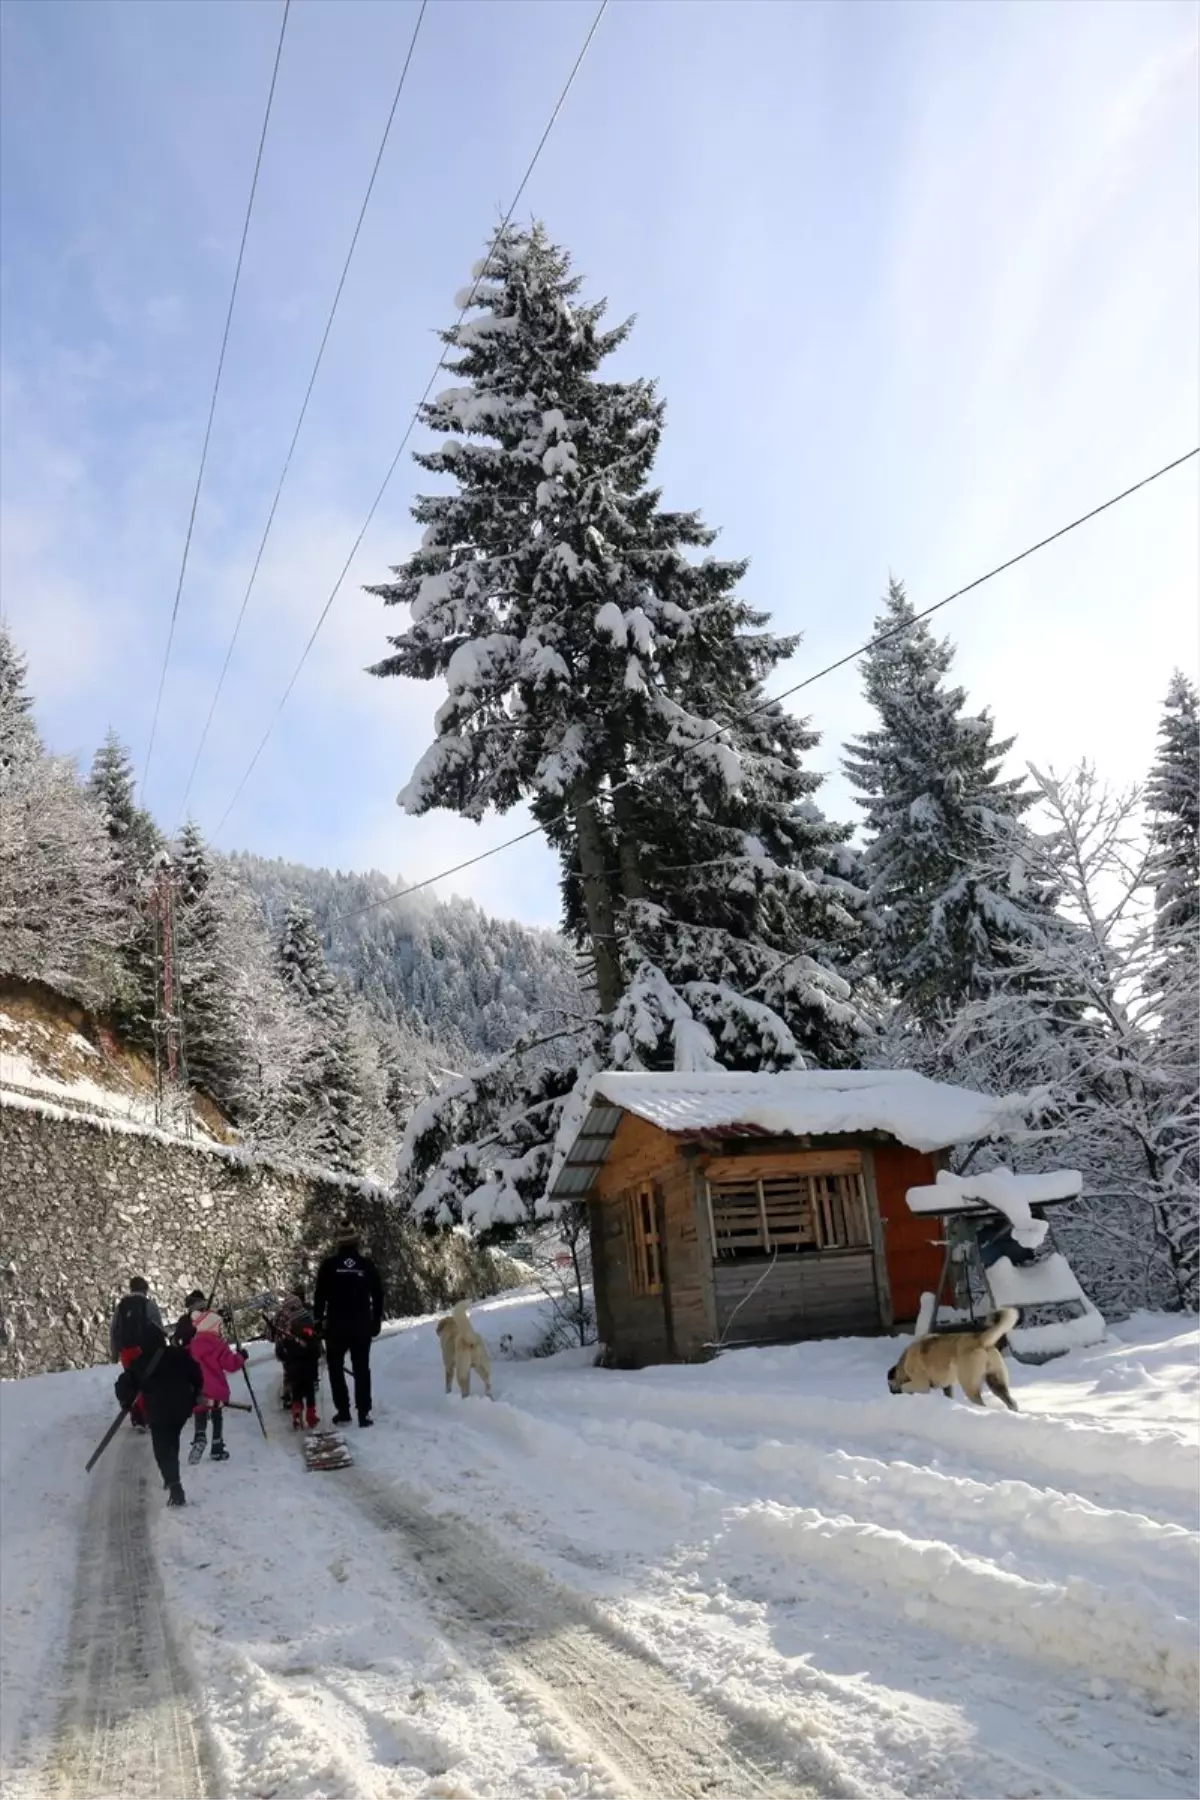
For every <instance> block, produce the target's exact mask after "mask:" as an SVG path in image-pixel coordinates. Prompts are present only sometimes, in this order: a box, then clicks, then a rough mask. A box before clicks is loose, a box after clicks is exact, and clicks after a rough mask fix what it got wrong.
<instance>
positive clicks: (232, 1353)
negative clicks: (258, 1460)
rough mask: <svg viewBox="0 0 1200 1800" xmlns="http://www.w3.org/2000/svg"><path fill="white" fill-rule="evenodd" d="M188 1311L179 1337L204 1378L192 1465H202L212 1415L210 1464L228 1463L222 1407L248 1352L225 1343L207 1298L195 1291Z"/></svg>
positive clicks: (179, 1327)
mask: <svg viewBox="0 0 1200 1800" xmlns="http://www.w3.org/2000/svg"><path fill="white" fill-rule="evenodd" d="M185 1304H186V1306H187V1309H188V1310H187V1312H186V1313H185V1314H184V1316H183V1318H182V1319H180V1321H179V1323H178V1325H176V1327H175V1338H176V1341H177V1342H179V1343H184V1344H186V1346H187V1351H188V1354H189V1356H190V1357H191V1358H192V1360H193V1362H194V1363H195V1364H196V1365H197V1367H198V1368H199V1370H200V1375H201V1394H200V1397H199V1403H198V1404H197V1406H196V1408H195V1433H194V1435H193V1438H192V1448H191V1452H190V1454H189V1457H188V1460H189V1462H199V1461H200V1458H201V1457H202V1456H203V1455H204V1451H205V1448H206V1446H207V1443H208V1418H209V1414H210V1413H211V1414H212V1428H213V1429H212V1449H211V1450H210V1451H209V1461H210V1462H228V1461H229V1452H228V1450H227V1449H226V1448H225V1414H224V1412H223V1411H222V1408H223V1407H224V1405H225V1402H226V1401H227V1400H228V1399H229V1397H230V1396H229V1382H228V1381H227V1380H226V1377H227V1376H228V1375H235V1374H236V1373H237V1371H238V1370H239V1369H244V1368H245V1366H246V1364H247V1362H248V1361H249V1358H248V1356H247V1355H246V1352H245V1351H244V1350H243V1351H240V1352H239V1351H237V1350H234V1349H232V1348H231V1347H230V1346H229V1344H227V1343H226V1342H225V1330H224V1324H223V1321H222V1319H221V1315H220V1313H217V1312H212V1311H210V1309H209V1307H208V1305H207V1303H206V1301H205V1298H204V1295H203V1294H202V1293H201V1291H200V1289H199V1288H194V1289H193V1290H192V1292H191V1293H190V1294H189V1295H188V1297H187V1301H186V1302H185Z"/></svg>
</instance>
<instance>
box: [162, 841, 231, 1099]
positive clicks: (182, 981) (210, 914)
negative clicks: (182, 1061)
mask: <svg viewBox="0 0 1200 1800" xmlns="http://www.w3.org/2000/svg"><path fill="white" fill-rule="evenodd" d="M174 864H175V875H176V880H177V883H178V886H177V903H176V910H175V936H176V956H177V962H178V970H179V988H180V995H181V1000H182V1013H183V1027H184V1046H185V1050H186V1054H187V1066H188V1075H189V1078H190V1080H191V1081H192V1083H193V1084H194V1085H195V1086H196V1087H199V1088H202V1089H203V1090H204V1092H205V1093H207V1094H209V1095H210V1096H211V1097H212V1099H214V1100H215V1101H216V1102H217V1104H218V1106H220V1107H222V1108H223V1110H224V1111H226V1112H227V1113H230V1114H233V1113H234V1112H235V1111H236V1110H237V1103H238V1095H239V1093H240V1091H241V1088H242V1085H243V1082H244V1079H245V1071H244V1065H245V1062H246V1059H247V1054H248V1052H247V1046H246V1042H245V1034H244V1029H243V1021H242V1019H241V1018H240V1017H239V1010H238V1007H237V1004H236V999H237V994H238V983H237V981H236V979H235V972H234V970H235V963H236V960H237V957H238V955H239V947H238V942H237V935H236V932H235V931H234V930H232V929H231V926H232V924H233V921H232V917H231V909H236V908H237V907H238V905H239V903H240V901H241V897H240V896H239V895H237V894H236V893H235V892H232V891H230V888H229V884H228V883H227V882H226V881H224V880H223V879H222V878H221V876H220V874H219V873H218V871H217V870H216V868H215V867H214V864H213V860H212V856H211V854H210V852H209V849H208V846H207V844H206V843H205V842H204V838H203V836H202V835H201V833H200V830H199V828H198V827H197V826H196V825H194V824H192V823H191V822H190V821H189V823H188V824H186V825H185V826H184V828H183V830H182V831H181V832H180V834H179V842H178V844H177V845H176V846H175V854H174ZM243 904H244V903H243Z"/></svg>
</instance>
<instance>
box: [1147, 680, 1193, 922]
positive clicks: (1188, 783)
mask: <svg viewBox="0 0 1200 1800" xmlns="http://www.w3.org/2000/svg"><path fill="white" fill-rule="evenodd" d="M1198 734H1200V724H1198V720H1197V704H1196V689H1195V687H1194V686H1193V685H1192V683H1191V682H1190V681H1189V680H1188V679H1187V677H1186V676H1185V675H1184V674H1183V673H1182V672H1181V671H1180V670H1178V669H1176V671H1175V673H1174V675H1173V676H1172V677H1171V684H1170V686H1169V687H1168V689H1167V698H1166V702H1165V704H1164V707H1163V714H1162V721H1161V723H1160V725H1159V729H1158V756H1157V758H1156V760H1155V763H1154V767H1153V768H1152V770H1151V771H1150V779H1149V781H1148V783H1147V785H1146V805H1147V809H1148V811H1149V814H1150V842H1151V845H1152V847H1153V851H1154V857H1153V862H1152V864H1151V877H1152V880H1153V882H1154V921H1155V936H1156V938H1157V941H1158V944H1159V946H1160V948H1161V949H1162V950H1163V951H1164V952H1169V951H1171V950H1172V949H1174V948H1176V947H1178V946H1180V945H1183V946H1187V945H1188V944H1190V945H1192V947H1193V948H1194V946H1195V941H1196V934H1197V931H1200V736H1198Z"/></svg>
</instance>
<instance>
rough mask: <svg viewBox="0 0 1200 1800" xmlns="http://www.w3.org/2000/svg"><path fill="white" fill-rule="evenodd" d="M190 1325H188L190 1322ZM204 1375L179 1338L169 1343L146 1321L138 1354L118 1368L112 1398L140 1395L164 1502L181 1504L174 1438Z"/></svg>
mask: <svg viewBox="0 0 1200 1800" xmlns="http://www.w3.org/2000/svg"><path fill="white" fill-rule="evenodd" d="M189 1329H190V1327H189ZM203 1385H204V1377H203V1375H202V1373H201V1370H200V1365H199V1364H198V1363H197V1362H195V1361H194V1360H193V1358H192V1357H191V1356H190V1355H189V1353H188V1349H187V1347H186V1345H185V1344H184V1343H175V1344H168V1342H167V1339H166V1336H165V1334H164V1333H163V1331H162V1330H160V1328H159V1327H158V1326H157V1325H149V1324H148V1325H147V1326H146V1335H145V1340H144V1343H143V1349H142V1355H141V1356H140V1357H138V1358H137V1360H136V1361H134V1362H131V1363H130V1364H129V1366H128V1368H124V1369H122V1370H121V1373H120V1374H119V1375H118V1377H117V1380H116V1394H117V1399H118V1401H119V1402H120V1404H121V1405H122V1406H128V1405H129V1403H130V1401H131V1400H133V1398H134V1396H135V1395H136V1396H138V1397H140V1399H141V1400H142V1401H143V1403H144V1405H145V1409H146V1422H147V1424H148V1425H149V1427H150V1443H151V1446H152V1448H153V1450H154V1460H155V1462H156V1463H157V1464H158V1472H159V1474H160V1475H161V1476H162V1478H163V1486H164V1487H165V1488H166V1490H167V1505H168V1506H186V1504H187V1499H186V1496H185V1494H184V1491H183V1484H182V1482H181V1481H180V1479H179V1439H180V1436H181V1435H182V1432H183V1428H184V1426H185V1425H186V1424H187V1422H188V1418H189V1416H190V1415H191V1412H192V1408H193V1407H194V1406H195V1404H196V1402H197V1401H198V1400H199V1398H200V1394H201V1390H202V1388H203Z"/></svg>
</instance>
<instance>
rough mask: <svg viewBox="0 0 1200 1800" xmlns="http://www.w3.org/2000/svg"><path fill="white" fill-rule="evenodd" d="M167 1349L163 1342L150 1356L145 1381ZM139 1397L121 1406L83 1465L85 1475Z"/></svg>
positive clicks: (90, 1470) (111, 1439) (143, 1378)
mask: <svg viewBox="0 0 1200 1800" xmlns="http://www.w3.org/2000/svg"><path fill="white" fill-rule="evenodd" d="M165 1349H166V1345H165V1344H163V1345H161V1346H160V1347H159V1348H158V1349H157V1350H155V1351H154V1352H153V1354H152V1355H151V1357H150V1360H149V1362H148V1363H147V1364H146V1369H145V1374H144V1375H143V1377H142V1380H143V1381H145V1380H146V1379H147V1377H149V1376H151V1375H153V1373H154V1371H155V1369H157V1367H158V1365H159V1362H160V1361H161V1360H162V1353H163V1351H164V1350H165ZM137 1398H138V1396H137V1395H136V1394H134V1396H133V1399H132V1400H130V1401H128V1402H127V1404H126V1405H124V1406H123V1407H122V1408H121V1410H120V1412H119V1413H118V1414H117V1416H116V1418H115V1419H114V1420H113V1422H112V1424H111V1425H110V1426H109V1428H108V1430H107V1431H106V1432H105V1434H104V1436H103V1437H102V1438H101V1439H100V1442H99V1443H98V1444H97V1445H96V1448H95V1449H94V1450H93V1451H92V1454H91V1455H90V1456H89V1457H88V1459H87V1461H86V1463H85V1464H84V1465H83V1472H84V1474H85V1475H90V1474H91V1472H92V1470H93V1469H94V1468H95V1466H96V1464H97V1463H98V1462H99V1461H100V1458H101V1457H102V1456H103V1455H104V1452H105V1451H106V1450H107V1449H108V1446H109V1445H110V1444H111V1443H112V1441H113V1439H114V1438H115V1437H116V1435H117V1433H118V1431H120V1429H121V1427H122V1425H123V1424H124V1423H125V1420H126V1419H127V1418H128V1416H129V1414H130V1412H131V1410H132V1409H133V1407H134V1405H135V1404H136V1402H137Z"/></svg>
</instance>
